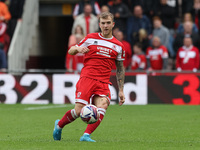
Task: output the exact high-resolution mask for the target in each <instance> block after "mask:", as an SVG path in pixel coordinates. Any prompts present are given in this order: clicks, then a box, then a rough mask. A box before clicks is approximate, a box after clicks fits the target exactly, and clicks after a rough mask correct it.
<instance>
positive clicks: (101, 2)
mask: <svg viewBox="0 0 200 150" xmlns="http://www.w3.org/2000/svg"><path fill="white" fill-rule="evenodd" d="M96 1H97V2H98V3H99V5H100V7H102V6H103V5H107V4H108V2H109V0H96Z"/></svg>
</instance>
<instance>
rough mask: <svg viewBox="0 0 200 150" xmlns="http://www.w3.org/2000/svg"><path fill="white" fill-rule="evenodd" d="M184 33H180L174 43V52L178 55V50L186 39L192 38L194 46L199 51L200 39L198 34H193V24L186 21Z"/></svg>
mask: <svg viewBox="0 0 200 150" xmlns="http://www.w3.org/2000/svg"><path fill="white" fill-rule="evenodd" d="M183 28H184V33H178V34H177V36H176V38H175V41H174V51H175V53H176V54H177V51H178V49H179V48H180V47H181V46H182V45H183V39H184V38H185V37H191V38H192V41H193V45H194V46H196V47H197V48H198V49H199V47H200V38H199V35H198V34H197V33H194V32H192V22H190V21H186V22H185V23H184V24H183Z"/></svg>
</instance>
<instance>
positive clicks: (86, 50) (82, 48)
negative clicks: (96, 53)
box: [78, 47, 89, 54]
mask: <svg viewBox="0 0 200 150" xmlns="http://www.w3.org/2000/svg"><path fill="white" fill-rule="evenodd" d="M78 52H79V53H82V54H85V53H88V52H89V49H88V48H87V47H78Z"/></svg>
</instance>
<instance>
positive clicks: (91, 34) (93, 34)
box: [86, 33, 99, 38]
mask: <svg viewBox="0 0 200 150" xmlns="http://www.w3.org/2000/svg"><path fill="white" fill-rule="evenodd" d="M98 34H99V33H89V34H87V36H86V37H87V38H98V37H99V35H98Z"/></svg>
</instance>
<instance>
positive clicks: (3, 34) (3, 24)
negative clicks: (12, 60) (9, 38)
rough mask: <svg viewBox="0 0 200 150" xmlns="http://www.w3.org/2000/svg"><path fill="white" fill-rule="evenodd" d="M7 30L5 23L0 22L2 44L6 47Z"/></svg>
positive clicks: (0, 40) (0, 41)
mask: <svg viewBox="0 0 200 150" xmlns="http://www.w3.org/2000/svg"><path fill="white" fill-rule="evenodd" d="M6 30H7V25H6V23H4V22H0V43H2V44H3V45H4V43H5V38H4V37H5V34H6Z"/></svg>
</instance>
